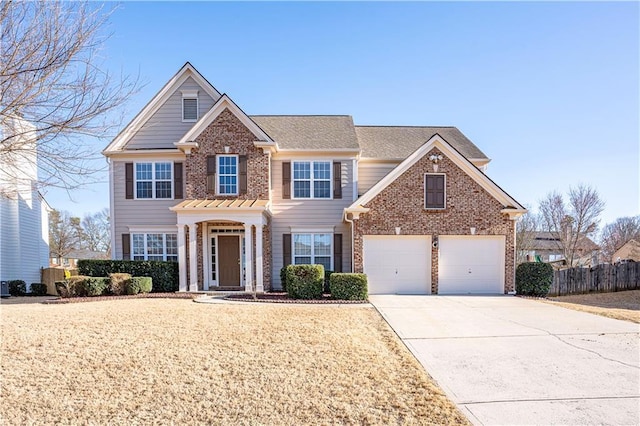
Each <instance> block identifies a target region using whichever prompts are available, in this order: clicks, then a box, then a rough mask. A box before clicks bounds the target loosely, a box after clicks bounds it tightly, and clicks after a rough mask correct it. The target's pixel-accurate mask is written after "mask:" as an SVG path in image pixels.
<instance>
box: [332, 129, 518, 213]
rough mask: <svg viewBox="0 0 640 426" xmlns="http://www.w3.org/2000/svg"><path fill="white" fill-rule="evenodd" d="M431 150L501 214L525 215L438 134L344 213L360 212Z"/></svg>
mask: <svg viewBox="0 0 640 426" xmlns="http://www.w3.org/2000/svg"><path fill="white" fill-rule="evenodd" d="M433 148H438V149H439V150H440V151H442V153H443V154H444V155H446V156H447V158H449V159H450V160H451V161H453V162H454V163H455V164H456V165H457V166H458V167H460V168H461V169H462V170H463V171H464V172H465V173H466V174H467V175H469V176H470V177H471V178H472V179H473V180H474V181H476V182H477V183H478V184H479V185H480V186H481V187H482V188H483V189H485V190H486V191H487V192H488V193H489V194H490V195H491V196H492V197H494V198H495V199H496V200H497V201H498V202H500V203H501V204H502V205H503V206H504V207H505V209H504V210H503V213H505V214H509V216H511V217H512V218H513V219H515V218H517V217H518V216H520V215H521V214H523V213H525V212H526V211H527V209H525V208H524V207H523V206H522V205H521V204H520V203H518V202H517V201H516V200H515V199H514V198H512V197H511V196H510V195H509V194H507V193H506V192H505V191H504V190H503V189H502V188H500V187H499V186H498V185H496V183H495V182H493V181H492V180H491V179H490V178H489V177H488V176H487V175H485V174H484V173H483V172H481V171H480V169H478V168H477V167H476V166H474V165H473V163H471V161H469V159H467V158H466V157H465V156H464V155H462V154H461V153H460V152H459V151H458V150H456V149H455V148H454V147H452V146H451V145H450V144H449V143H448V142H447V141H446V140H445V139H444V138H443V137H442V136H440V135H439V134H437V133H436V134H435V135H433V136H432V137H431V138H430V139H429V140H428V141H427V143H425V144H424V145H422V146H421V147H419V148H418V149H417V150H415V151H414V152H413V153H412V154H411V155H410V156H408V157H407V158H406V159H405V160H404V161H403V162H402V163H400V164H399V165H398V166H397V167H396V168H395V169H393V170H392V171H391V172H389V174H387V175H386V176H385V177H384V178H382V179H381V180H380V181H379V182H378V183H376V184H375V185H374V186H372V187H371V188H370V189H369V190H368V191H367V192H365V193H364V194H363V195H362V196H361V197H360V198H358V199H357V200H356V201H354V202H353V204H352V205H351V206H349V207H347V208H346V209H345V211H346V212H350V211H353V212H362V211H363V206H364V205H366V204H367V203H369V202H370V201H371V200H373V198H374V197H375V196H377V195H378V194H379V193H380V192H382V191H383V190H384V189H385V188H386V187H387V186H389V185H391V183H392V182H394V181H395V180H396V179H397V178H398V177H399V176H400V175H401V174H403V173H404V172H406V171H407V170H409V168H410V167H411V166H413V165H414V164H415V163H417V162H418V160H420V159H421V158H422V157H424V156H425V155H426V154H427V153H428V152H430V151H431V150H432V149H433Z"/></svg>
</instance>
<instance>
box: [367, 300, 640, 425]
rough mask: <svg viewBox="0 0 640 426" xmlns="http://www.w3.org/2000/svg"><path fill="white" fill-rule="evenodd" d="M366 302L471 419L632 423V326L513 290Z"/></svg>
mask: <svg viewBox="0 0 640 426" xmlns="http://www.w3.org/2000/svg"><path fill="white" fill-rule="evenodd" d="M369 299H370V301H371V302H372V303H373V305H374V306H375V307H376V308H377V309H378V311H379V312H380V313H381V314H382V316H383V317H384V318H385V319H386V320H387V322H388V323H389V324H390V325H391V327H392V328H393V329H394V330H395V331H396V333H397V334H398V336H400V338H401V339H402V340H403V342H404V343H405V344H406V345H407V347H408V348H409V349H410V350H411V351H412V352H413V353H414V355H415V356H416V358H417V359H418V360H419V361H420V362H421V363H422V365H423V366H424V367H425V369H426V370H427V371H428V372H429V374H430V375H431V376H432V377H433V378H434V379H435V380H436V381H437V382H438V383H439V385H440V386H441V387H442V389H443V390H444V391H445V392H446V393H447V395H448V396H449V397H450V398H451V399H452V400H453V401H454V402H455V403H456V404H458V406H459V407H460V409H461V410H462V411H463V412H464V413H465V414H466V415H467V417H469V419H470V420H471V421H472V422H473V423H475V424H483V425H515V424H563V425H592V424H593V425H595V424H611V425H636V424H640V348H639V345H640V343H639V342H640V327H639V326H638V325H637V324H633V323H630V322H626V321H618V320H613V319H609V318H604V317H600V316H597V315H592V314H587V313H583V312H578V311H572V310H569V309H564V308H560V307H557V306H552V305H549V304H546V303H542V302H538V301H535V300H527V299H521V298H518V297H513V296H398V295H375V296H370V298H369Z"/></svg>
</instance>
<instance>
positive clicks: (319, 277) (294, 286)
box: [285, 265, 324, 299]
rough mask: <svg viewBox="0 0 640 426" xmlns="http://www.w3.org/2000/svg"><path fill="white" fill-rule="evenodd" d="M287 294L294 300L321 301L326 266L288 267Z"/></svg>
mask: <svg viewBox="0 0 640 426" xmlns="http://www.w3.org/2000/svg"><path fill="white" fill-rule="evenodd" d="M285 281H286V288H287V294H288V295H289V297H290V298H292V299H320V298H321V297H322V290H323V289H324V266H322V265H288V266H286V267H285Z"/></svg>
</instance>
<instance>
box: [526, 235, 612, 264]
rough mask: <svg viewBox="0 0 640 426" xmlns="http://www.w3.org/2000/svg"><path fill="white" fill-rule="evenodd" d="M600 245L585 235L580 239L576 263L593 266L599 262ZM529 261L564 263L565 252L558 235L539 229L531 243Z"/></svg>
mask: <svg viewBox="0 0 640 426" xmlns="http://www.w3.org/2000/svg"><path fill="white" fill-rule="evenodd" d="M599 249H600V247H599V246H598V245H597V244H596V243H594V242H593V241H592V240H591V239H590V238H589V237H583V238H581V239H580V241H578V246H577V254H578V255H577V256H576V258H575V261H574V262H575V264H577V265H580V266H591V265H597V264H598V250H599ZM527 257H528V260H529V261H532V262H533V261H536V260H537V261H541V262H550V263H555V264H557V265H559V266H561V265H564V264H565V262H564V260H565V259H564V254H563V253H562V246H561V245H560V240H559V239H558V237H557V235H555V234H554V233H552V232H546V231H538V232H535V236H534V237H533V238H532V239H531V242H530V243H529V253H528V256H527Z"/></svg>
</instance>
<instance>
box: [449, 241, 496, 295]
mask: <svg viewBox="0 0 640 426" xmlns="http://www.w3.org/2000/svg"><path fill="white" fill-rule="evenodd" d="M438 244H439V247H440V250H439V257H438V294H467V293H476V294H483V293H484V294H497V293H499V294H502V293H504V247H505V237H504V236H502V235H499V236H485V235H480V236H475V235H474V236H450V235H449V236H445V235H441V236H440V237H439V242H438Z"/></svg>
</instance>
